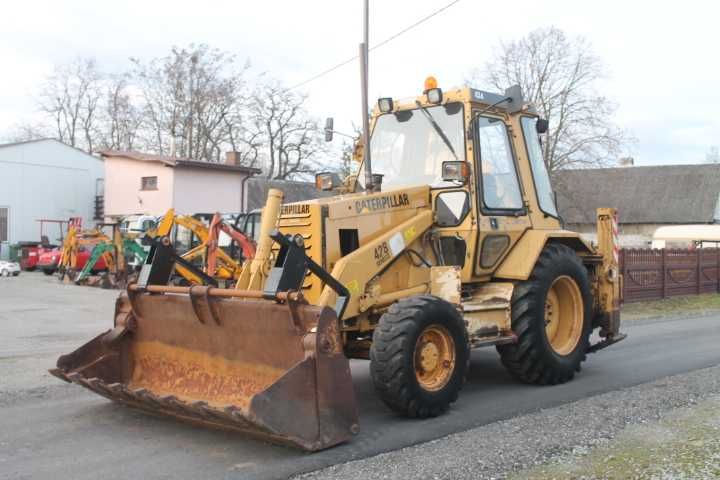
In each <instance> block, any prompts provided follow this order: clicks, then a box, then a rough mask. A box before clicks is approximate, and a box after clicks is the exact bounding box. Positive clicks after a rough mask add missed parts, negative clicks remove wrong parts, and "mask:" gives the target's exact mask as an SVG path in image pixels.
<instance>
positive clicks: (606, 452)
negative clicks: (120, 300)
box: [511, 395, 720, 480]
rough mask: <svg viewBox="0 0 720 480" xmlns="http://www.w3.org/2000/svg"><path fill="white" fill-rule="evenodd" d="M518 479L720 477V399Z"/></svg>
mask: <svg viewBox="0 0 720 480" xmlns="http://www.w3.org/2000/svg"><path fill="white" fill-rule="evenodd" d="M511 478H512V479H513V480H560V479H563V480H565V479H567V480H570V479H586V480H594V479H608V480H616V479H617V480H620V479H626V478H633V479H648V480H655V479H657V480H661V479H668V480H669V479H673V480H685V479H688V480H690V479H717V478H720V395H715V396H713V397H711V398H708V399H705V400H701V401H700V402H698V404H697V405H693V406H691V407H684V408H678V409H676V410H673V411H672V412H671V413H670V414H669V415H668V416H667V417H664V418H662V419H660V420H658V421H653V422H648V423H644V424H636V425H632V426H629V427H627V428H626V429H625V430H623V431H622V432H621V433H620V434H619V435H618V436H617V437H615V438H614V439H612V440H608V441H607V442H605V444H603V445H598V446H596V447H593V448H591V449H576V450H575V451H573V452H571V453H570V454H566V455H561V456H560V457H558V458H554V459H552V460H551V461H549V462H547V463H545V464H543V465H540V466H537V467H533V468H530V469H527V470H522V471H520V472H516V473H515V474H513V475H512V476H511Z"/></svg>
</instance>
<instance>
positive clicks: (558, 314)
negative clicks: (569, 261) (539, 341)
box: [545, 275, 584, 355]
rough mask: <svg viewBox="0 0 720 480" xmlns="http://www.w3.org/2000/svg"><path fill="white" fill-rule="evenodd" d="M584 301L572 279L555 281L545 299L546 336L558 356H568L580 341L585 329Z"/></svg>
mask: <svg viewBox="0 0 720 480" xmlns="http://www.w3.org/2000/svg"><path fill="white" fill-rule="evenodd" d="M583 316H584V308H583V300H582V295H581V293H580V288H579V287H578V286H577V283H575V280H573V279H572V278H570V277H568V276H566V275H563V276H562V277H558V278H556V279H555V281H554V282H553V284H552V285H551V286H550V290H548V294H547V298H546V299H545V335H546V336H547V339H548V342H549V343H550V346H551V347H552V349H553V350H554V351H555V353H557V354H558V355H568V354H569V353H570V352H572V351H573V350H574V349H575V347H576V346H577V344H578V342H579V341H580V337H581V335H582V329H583Z"/></svg>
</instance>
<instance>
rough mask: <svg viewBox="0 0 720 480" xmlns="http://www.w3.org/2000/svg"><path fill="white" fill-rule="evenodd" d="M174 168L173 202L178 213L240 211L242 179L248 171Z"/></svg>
mask: <svg viewBox="0 0 720 480" xmlns="http://www.w3.org/2000/svg"><path fill="white" fill-rule="evenodd" d="M174 170H175V188H174V196H173V205H174V207H175V210H176V211H177V212H178V213H184V214H191V213H215V212H221V213H236V212H240V206H241V198H242V197H241V195H242V181H243V178H245V177H246V176H247V175H246V174H244V173H237V172H232V171H226V170H209V169H205V168H175V169H174ZM246 188H247V184H246Z"/></svg>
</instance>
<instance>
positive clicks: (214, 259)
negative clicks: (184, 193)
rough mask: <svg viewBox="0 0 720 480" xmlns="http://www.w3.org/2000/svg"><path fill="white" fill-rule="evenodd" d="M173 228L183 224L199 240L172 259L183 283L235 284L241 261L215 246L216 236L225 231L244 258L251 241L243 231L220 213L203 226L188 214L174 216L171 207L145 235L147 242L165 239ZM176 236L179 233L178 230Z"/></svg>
mask: <svg viewBox="0 0 720 480" xmlns="http://www.w3.org/2000/svg"><path fill="white" fill-rule="evenodd" d="M173 227H176V228H177V227H182V228H184V229H185V230H186V231H187V232H188V233H190V234H191V235H192V237H194V238H195V239H197V241H198V243H197V245H195V246H194V247H192V246H191V248H190V249H189V250H187V251H185V252H183V253H181V254H180V255H179V257H178V258H177V259H176V262H175V272H176V273H177V275H178V276H179V277H178V278H181V279H182V281H183V282H184V283H189V284H191V285H211V286H218V284H219V283H220V282H226V283H227V282H232V283H234V282H235V281H236V280H237V279H238V277H239V276H240V272H241V270H242V262H241V261H240V260H236V259H234V258H232V257H231V256H230V255H229V254H228V253H226V252H225V251H224V250H223V249H222V248H220V246H219V245H218V237H219V234H220V232H221V231H224V232H226V233H227V235H229V236H230V237H231V238H230V240H231V242H235V243H237V244H238V246H239V247H240V250H241V252H243V255H244V257H245V258H251V257H252V255H254V244H253V243H252V241H251V240H250V239H249V238H247V237H246V236H245V235H244V234H243V233H241V232H238V231H236V230H234V229H233V227H232V226H230V225H227V224H226V223H225V222H224V221H223V220H222V217H221V216H220V215H219V214H216V215H214V216H213V217H212V220H211V223H210V225H206V224H205V223H204V222H203V221H202V220H199V219H197V218H195V217H193V216H191V215H176V214H175V210H174V209H170V210H168V211H167V212H166V213H165V215H164V216H163V217H162V219H161V220H160V223H159V224H158V226H157V227H156V228H154V229H152V230H150V231H148V232H146V234H145V237H146V239H148V240H149V241H151V242H152V241H153V239H157V240H158V241H160V240H162V239H163V238H166V240H165V241H166V242H167V241H169V239H170V235H171V232H172V229H173ZM175 236H176V237H177V236H178V233H177V231H176V232H175ZM198 260H200V262H198Z"/></svg>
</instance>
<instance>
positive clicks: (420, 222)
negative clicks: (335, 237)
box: [318, 210, 433, 320]
mask: <svg viewBox="0 0 720 480" xmlns="http://www.w3.org/2000/svg"><path fill="white" fill-rule="evenodd" d="M432 224H433V212H432V211H431V210H425V211H421V212H420V213H419V214H418V215H416V216H414V217H413V218H411V219H409V220H406V221H405V222H403V223H401V224H400V225H398V226H396V227H395V228H392V229H390V230H388V231H387V232H385V233H384V234H382V235H380V236H379V237H378V238H376V239H374V240H372V241H371V242H368V243H366V244H365V245H363V246H362V247H360V248H358V249H357V250H355V251H354V252H352V253H350V254H348V255H346V256H344V257H343V258H341V259H340V260H339V261H338V262H337V263H336V264H335V267H334V268H333V269H332V273H331V275H332V276H333V278H335V279H336V280H337V281H339V282H340V283H341V284H343V285H344V286H345V287H346V288H347V289H348V290H349V291H350V301H349V302H348V305H347V307H346V310H345V314H344V315H343V317H344V318H349V317H352V316H355V315H357V314H358V313H359V311H360V307H359V299H360V296H361V295H362V294H363V293H364V291H365V286H366V285H367V283H368V282H369V281H370V280H371V279H372V278H373V277H375V276H376V275H377V274H378V273H380V272H382V271H383V270H384V269H385V268H387V267H388V266H389V265H390V264H391V263H392V262H393V261H394V260H395V259H396V258H397V257H398V256H400V255H401V254H402V253H403V252H405V250H406V248H407V246H408V245H410V244H411V243H413V242H414V241H415V240H417V239H418V238H420V236H422V235H423V234H424V233H425V232H426V231H427V230H428V229H429V228H430V227H431V226H432ZM416 286H417V285H408V288H413V287H416ZM336 302H337V293H336V292H335V291H334V290H333V289H332V288H330V287H329V286H327V285H326V286H325V288H324V289H323V292H322V294H321V295H320V299H319V302H318V304H319V305H320V306H327V307H331V308H333V307H334V305H335V304H336ZM340 320H342V318H341V319H340Z"/></svg>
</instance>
